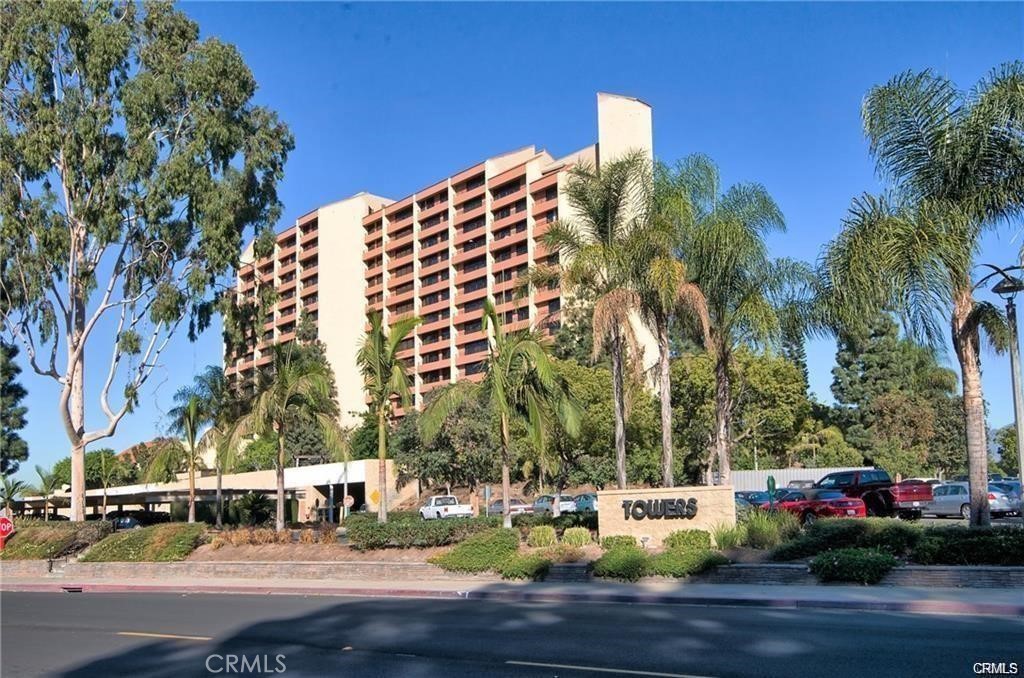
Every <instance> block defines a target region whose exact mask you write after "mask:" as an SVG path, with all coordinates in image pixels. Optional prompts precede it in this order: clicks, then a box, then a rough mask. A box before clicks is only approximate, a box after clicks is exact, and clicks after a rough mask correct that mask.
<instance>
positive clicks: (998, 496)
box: [923, 483, 1020, 518]
mask: <svg viewBox="0 0 1024 678" xmlns="http://www.w3.org/2000/svg"><path fill="white" fill-rule="evenodd" d="M988 505H989V510H990V511H991V512H992V515H996V516H998V515H1010V514H1012V513H1016V512H1017V511H1018V510H1020V509H1019V505H1017V504H1015V503H1014V502H1013V500H1012V499H1011V498H1010V497H1009V496H1007V494H1006V493H1005V492H1002V491H1001V490H1000V489H999V488H997V487H994V486H992V485H989V488H988ZM923 513H925V514H928V515H934V516H939V517H941V516H959V517H961V518H969V517H970V515H971V495H970V490H969V489H968V485H967V483H947V484H945V485H939V486H937V487H935V488H934V489H933V490H932V501H931V502H929V503H928V504H927V505H926V506H925V508H924V511H923Z"/></svg>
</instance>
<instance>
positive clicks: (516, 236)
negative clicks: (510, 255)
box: [491, 222, 529, 252]
mask: <svg viewBox="0 0 1024 678" xmlns="http://www.w3.org/2000/svg"><path fill="white" fill-rule="evenodd" d="M517 223H519V222H517ZM524 226H525V225H524ZM499 235H500V236H501V237H499ZM528 235H529V234H528V233H527V232H526V228H525V227H524V228H523V230H521V231H514V230H508V231H505V232H504V233H499V232H498V231H495V232H494V240H492V241H491V251H492V252H497V251H498V250H502V249H505V248H506V247H508V246H510V245H518V244H519V243H521V242H525V241H526V239H527V237H528Z"/></svg>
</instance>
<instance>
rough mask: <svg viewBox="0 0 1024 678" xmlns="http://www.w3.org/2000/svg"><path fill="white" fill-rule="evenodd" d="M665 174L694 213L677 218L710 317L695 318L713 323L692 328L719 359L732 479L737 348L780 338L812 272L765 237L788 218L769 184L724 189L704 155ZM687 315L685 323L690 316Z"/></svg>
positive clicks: (719, 410) (722, 449) (719, 425)
mask: <svg viewBox="0 0 1024 678" xmlns="http://www.w3.org/2000/svg"><path fill="white" fill-rule="evenodd" d="M659 179H660V180H659V184H660V186H661V188H660V190H661V191H663V192H664V194H665V195H663V199H667V197H668V196H671V195H672V194H673V193H675V194H676V198H675V201H676V202H677V203H683V202H685V203H688V205H689V210H690V211H691V212H692V217H690V216H687V215H686V214H685V213H683V217H684V218H677V219H676V220H675V222H676V227H677V230H678V234H677V236H676V237H677V238H678V241H677V242H678V249H677V251H678V253H679V256H680V257H681V258H682V262H681V263H682V264H683V265H685V271H686V273H688V274H689V276H690V281H691V283H692V284H695V285H696V287H697V288H699V290H700V292H702V293H703V298H704V302H705V303H706V310H707V315H706V317H705V316H704V315H703V314H697V315H695V316H694V318H696V319H698V320H700V321H705V320H706V322H707V325H706V326H701V325H700V324H699V323H698V324H697V325H696V326H695V327H692V328H691V329H692V330H693V332H692V334H693V335H695V337H696V338H699V339H703V341H704V345H705V347H706V348H707V349H708V351H709V353H710V354H711V356H712V357H713V359H714V363H715V397H714V400H715V434H714V442H713V444H714V459H717V462H718V473H719V483H720V484H722V485H727V484H729V482H730V475H731V462H730V460H731V453H732V444H733V440H732V417H733V408H734V402H733V395H732V384H731V383H730V370H731V367H732V363H733V353H734V351H735V350H736V349H737V348H738V347H739V346H741V345H745V344H768V343H775V342H777V341H778V340H779V338H780V335H781V320H782V317H783V316H785V317H787V318H790V317H803V316H805V315H806V314H807V312H808V309H809V302H808V301H807V297H808V295H809V293H810V289H811V286H812V284H813V274H812V271H811V269H810V267H808V266H806V265H805V264H802V263H800V262H796V261H791V260H788V259H772V258H771V257H770V256H769V254H768V248H767V245H766V244H765V237H766V236H767V235H768V234H769V233H772V232H781V231H784V230H785V223H784V220H783V217H782V212H781V211H780V210H779V207H778V205H776V204H775V201H774V200H773V199H772V197H771V196H770V195H769V194H768V191H767V190H765V188H764V186H761V185H760V184H736V185H734V186H731V187H730V188H729V189H727V190H726V191H725V192H724V193H723V192H722V189H721V181H720V176H719V172H718V168H717V167H716V166H715V164H714V163H713V162H712V161H711V160H710V159H709V158H707V157H706V156H702V155H691V156H689V157H687V158H684V159H683V160H682V161H681V162H679V163H678V164H677V166H676V167H675V168H673V169H672V170H668V171H665V172H662V173H661V176H660V177H659ZM677 275H681V273H679V274H677ZM666 278H668V279H669V280H673V278H671V277H669V276H666ZM680 279H682V278H680ZM666 289H669V290H670V289H671V287H666ZM690 294H691V296H696V293H695V292H691V293H690ZM803 306H807V308H804V307H803ZM682 320H683V324H684V325H685V324H686V323H687V319H686V318H683V319H682ZM689 324H691V325H693V324H694V323H693V322H692V321H690V323H689ZM713 461H714V460H712V462H713Z"/></svg>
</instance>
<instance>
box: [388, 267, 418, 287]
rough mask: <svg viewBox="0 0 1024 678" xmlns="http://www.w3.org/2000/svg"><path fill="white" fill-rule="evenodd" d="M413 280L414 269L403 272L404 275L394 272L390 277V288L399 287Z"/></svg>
mask: <svg viewBox="0 0 1024 678" xmlns="http://www.w3.org/2000/svg"><path fill="white" fill-rule="evenodd" d="M412 281H413V271H409V272H408V273H403V274H402V275H394V274H392V275H391V277H390V278H388V290H394V289H398V288H399V287H401V286H402V285H405V284H408V283H411V282H412Z"/></svg>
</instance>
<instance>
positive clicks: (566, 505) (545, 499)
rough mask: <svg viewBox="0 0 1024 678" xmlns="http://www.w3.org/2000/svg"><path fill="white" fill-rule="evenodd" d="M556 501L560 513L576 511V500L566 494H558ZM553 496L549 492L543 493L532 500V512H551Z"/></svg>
mask: <svg viewBox="0 0 1024 678" xmlns="http://www.w3.org/2000/svg"><path fill="white" fill-rule="evenodd" d="M558 499H559V501H558V510H559V512H561V513H575V512H576V501H575V500H574V499H573V498H572V497H571V496H569V495H568V494H563V495H562V496H560V497H559V498H558ZM554 501H555V498H554V497H553V496H552V495H550V494H544V495H541V496H539V497H537V499H536V500H535V501H534V502H533V512H534V513H536V514H544V513H553V511H552V510H551V509H552V506H553V504H554Z"/></svg>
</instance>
